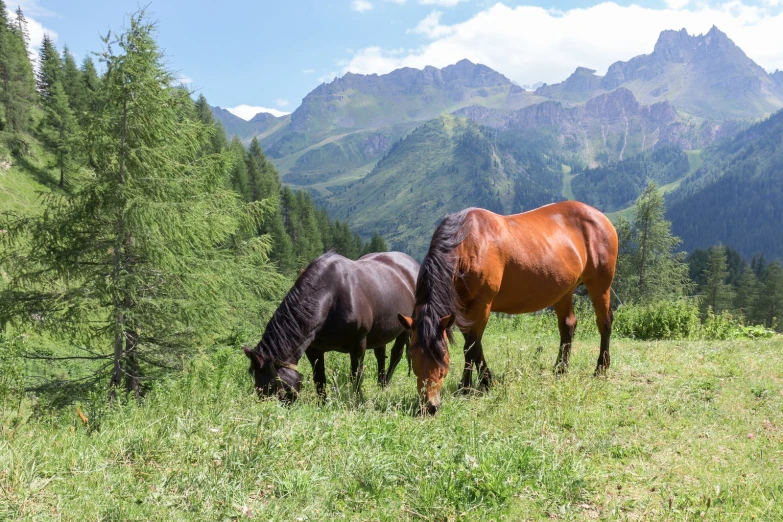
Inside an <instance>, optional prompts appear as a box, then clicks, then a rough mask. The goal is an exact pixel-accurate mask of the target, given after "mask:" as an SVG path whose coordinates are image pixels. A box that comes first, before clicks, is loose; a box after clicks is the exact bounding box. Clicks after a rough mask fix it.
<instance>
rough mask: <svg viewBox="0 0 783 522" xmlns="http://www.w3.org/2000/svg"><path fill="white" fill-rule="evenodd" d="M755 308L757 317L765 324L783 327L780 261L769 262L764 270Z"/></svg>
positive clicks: (782, 269) (782, 276)
mask: <svg viewBox="0 0 783 522" xmlns="http://www.w3.org/2000/svg"><path fill="white" fill-rule="evenodd" d="M757 310H758V319H759V320H760V321H762V322H763V323H764V324H765V325H766V326H768V327H770V328H771V327H777V328H778V329H783V324H781V317H783V265H781V263H780V261H775V262H774V263H770V264H769V265H767V267H766V270H765V271H764V275H763V277H762V280H761V289H760V290H759V297H758V301H757Z"/></svg>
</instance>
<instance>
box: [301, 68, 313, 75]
mask: <svg viewBox="0 0 783 522" xmlns="http://www.w3.org/2000/svg"><path fill="white" fill-rule="evenodd" d="M314 72H315V69H304V70H303V71H302V74H313V73H314Z"/></svg>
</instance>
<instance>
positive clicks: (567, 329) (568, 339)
mask: <svg viewBox="0 0 783 522" xmlns="http://www.w3.org/2000/svg"><path fill="white" fill-rule="evenodd" d="M555 313H556V314H557V326H558V328H559V329H560V349H559V350H558V352H557V362H556V363H555V371H556V372H557V373H565V372H567V371H568V359H569V358H570V356H571V343H572V342H573V340H574V331H575V330H576V315H574V296H573V295H572V292H568V293H567V294H566V295H564V296H563V297H562V298H561V299H560V300H559V301H558V302H556V303H555Z"/></svg>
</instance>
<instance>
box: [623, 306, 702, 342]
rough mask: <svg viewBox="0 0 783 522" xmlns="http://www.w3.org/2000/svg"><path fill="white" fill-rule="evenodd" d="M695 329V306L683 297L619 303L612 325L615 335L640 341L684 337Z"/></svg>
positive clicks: (697, 308)
mask: <svg viewBox="0 0 783 522" xmlns="http://www.w3.org/2000/svg"><path fill="white" fill-rule="evenodd" d="M698 330H699V307H698V306H697V305H696V303H694V302H692V301H686V300H678V301H659V302H657V303H653V304H649V305H644V306H640V305H632V304H626V305H622V306H620V307H619V308H618V309H617V310H616V311H615V313H614V325H613V328H612V331H613V333H614V334H615V335H618V336H620V337H628V338H631V339H640V340H644V341H651V340H676V339H687V338H688V337H692V336H694V335H695V334H696V333H697V332H698Z"/></svg>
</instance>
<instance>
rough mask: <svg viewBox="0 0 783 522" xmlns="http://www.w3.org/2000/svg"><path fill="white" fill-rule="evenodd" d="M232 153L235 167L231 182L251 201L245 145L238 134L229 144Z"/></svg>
mask: <svg viewBox="0 0 783 522" xmlns="http://www.w3.org/2000/svg"><path fill="white" fill-rule="evenodd" d="M229 149H230V151H231V154H232V155H233V156H234V162H233V167H232V168H231V175H230V178H229V179H230V182H231V188H233V189H234V190H235V191H237V193H238V194H240V195H241V196H242V199H244V200H245V201H247V202H250V201H251V194H250V181H249V180H248V177H247V162H246V161H245V146H244V145H242V142H241V141H239V138H238V137H237V136H234V139H233V140H231V145H229Z"/></svg>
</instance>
